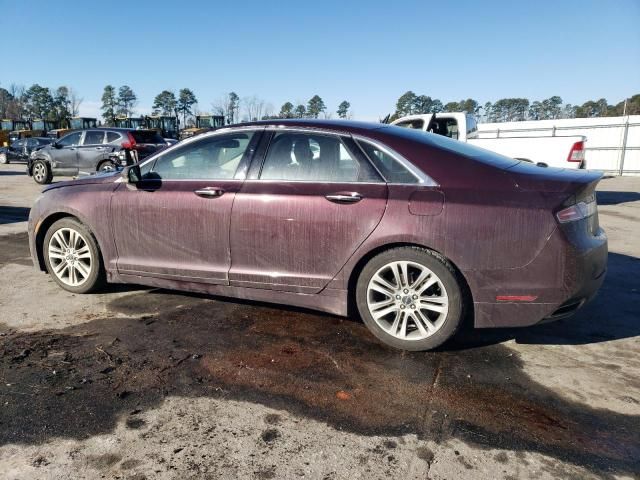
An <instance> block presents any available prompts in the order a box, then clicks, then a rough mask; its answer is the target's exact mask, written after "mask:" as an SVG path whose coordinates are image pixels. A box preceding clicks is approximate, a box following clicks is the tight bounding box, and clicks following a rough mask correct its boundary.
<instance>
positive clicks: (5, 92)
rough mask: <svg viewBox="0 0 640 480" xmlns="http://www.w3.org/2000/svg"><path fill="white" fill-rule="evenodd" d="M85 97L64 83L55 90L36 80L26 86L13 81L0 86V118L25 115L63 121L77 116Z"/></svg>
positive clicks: (13, 117) (26, 116)
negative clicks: (81, 96)
mask: <svg viewBox="0 0 640 480" xmlns="http://www.w3.org/2000/svg"><path fill="white" fill-rule="evenodd" d="M82 100H83V99H82V98H80V97H78V95H77V94H76V92H75V91H74V90H73V89H72V88H71V87H67V86H65V85H62V86H60V87H58V88H56V89H55V90H52V89H50V88H48V87H43V86H41V85H39V84H37V83H35V84H33V85H31V86H30V87H29V88H25V87H24V86H22V85H15V84H12V85H11V86H9V88H8V89H7V88H2V87H0V118H3V119H4V118H6V119H9V120H19V119H22V118H28V119H33V120H35V119H38V120H51V121H58V122H64V121H66V120H68V119H69V118H71V117H74V116H76V115H78V111H79V108H80V104H81V103H82Z"/></svg>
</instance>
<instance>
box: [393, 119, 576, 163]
mask: <svg viewBox="0 0 640 480" xmlns="http://www.w3.org/2000/svg"><path fill="white" fill-rule="evenodd" d="M391 124H392V125H397V126H399V127H406V128H414V129H417V130H423V131H425V132H431V133H436V134H439V135H444V136H446V137H449V138H454V139H456V140H460V141H461V142H467V143H470V144H473V145H476V146H478V147H482V148H485V149H487V150H492V151H494V152H496V153H500V154H502V155H505V156H507V157H511V158H515V159H518V160H526V161H528V162H533V163H536V164H539V165H546V166H549V167H560V168H587V165H586V162H585V159H584V142H585V141H586V137H584V136H582V135H574V136H570V137H505V138H501V137H499V136H496V138H478V124H477V122H476V119H475V117H474V116H473V115H470V114H468V113H436V114H433V113H427V114H419V115H408V116H406V117H402V118H399V119H397V120H395V121H393V122H391Z"/></svg>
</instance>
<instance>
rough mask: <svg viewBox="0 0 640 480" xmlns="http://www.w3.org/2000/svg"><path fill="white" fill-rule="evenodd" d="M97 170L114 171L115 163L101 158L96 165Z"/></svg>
mask: <svg viewBox="0 0 640 480" xmlns="http://www.w3.org/2000/svg"><path fill="white" fill-rule="evenodd" d="M97 171H98V172H115V171H116V164H115V163H113V162H112V161H111V160H103V161H102V162H100V164H99V165H98V170H97Z"/></svg>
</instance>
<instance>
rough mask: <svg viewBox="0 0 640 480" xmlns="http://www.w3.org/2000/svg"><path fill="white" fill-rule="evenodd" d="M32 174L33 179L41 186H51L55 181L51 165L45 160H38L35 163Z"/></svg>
mask: <svg viewBox="0 0 640 480" xmlns="http://www.w3.org/2000/svg"><path fill="white" fill-rule="evenodd" d="M31 174H32V175H33V179H34V180H35V181H36V183H39V184H40V185H46V184H49V183H51V180H52V179H53V175H52V174H51V169H50V168H49V165H47V163H46V162H44V161H43V160H36V161H35V162H34V164H33V167H32V169H31Z"/></svg>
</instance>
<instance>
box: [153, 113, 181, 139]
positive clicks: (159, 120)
mask: <svg viewBox="0 0 640 480" xmlns="http://www.w3.org/2000/svg"><path fill="white" fill-rule="evenodd" d="M145 121H146V127H147V128H148V129H149V130H156V131H157V132H158V133H159V134H160V135H162V137H163V138H173V139H174V140H177V139H178V124H179V121H178V119H177V117H172V116H168V115H151V116H147V117H145Z"/></svg>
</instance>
